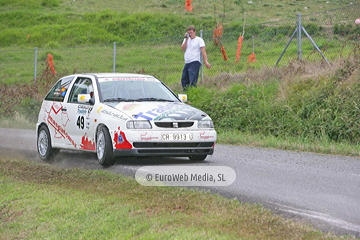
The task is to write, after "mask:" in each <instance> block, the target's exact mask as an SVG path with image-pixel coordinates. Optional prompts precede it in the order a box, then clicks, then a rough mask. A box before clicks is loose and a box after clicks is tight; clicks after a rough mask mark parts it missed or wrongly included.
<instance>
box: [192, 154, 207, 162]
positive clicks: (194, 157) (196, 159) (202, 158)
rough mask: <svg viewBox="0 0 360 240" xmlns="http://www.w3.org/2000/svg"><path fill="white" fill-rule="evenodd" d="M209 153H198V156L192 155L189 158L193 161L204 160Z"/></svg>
mask: <svg viewBox="0 0 360 240" xmlns="http://www.w3.org/2000/svg"><path fill="white" fill-rule="evenodd" d="M206 157H207V155H196V156H190V157H189V159H190V160H191V161H204V160H205V158H206Z"/></svg>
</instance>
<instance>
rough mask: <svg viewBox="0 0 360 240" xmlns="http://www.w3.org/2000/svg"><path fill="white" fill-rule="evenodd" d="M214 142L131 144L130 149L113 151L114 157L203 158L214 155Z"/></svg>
mask: <svg viewBox="0 0 360 240" xmlns="http://www.w3.org/2000/svg"><path fill="white" fill-rule="evenodd" d="M214 145H215V142H193V143H171V142H167V143H162V142H147V143H146V142H138V143H136V142H135V143H133V146H134V148H132V149H114V156H115V157H145V156H147V157H188V156H200V155H201V156H204V155H212V154H213V153H214Z"/></svg>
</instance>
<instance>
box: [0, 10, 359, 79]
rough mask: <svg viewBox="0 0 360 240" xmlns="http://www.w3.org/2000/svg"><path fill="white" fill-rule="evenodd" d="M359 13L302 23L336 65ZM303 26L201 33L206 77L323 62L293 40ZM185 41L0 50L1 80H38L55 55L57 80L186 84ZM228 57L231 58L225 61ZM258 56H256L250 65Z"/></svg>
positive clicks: (353, 40)
mask: <svg viewBox="0 0 360 240" xmlns="http://www.w3.org/2000/svg"><path fill="white" fill-rule="evenodd" d="M359 13H360V4H353V5H351V6H348V7H343V8H338V9H333V10H329V11H325V12H319V13H314V14H308V15H303V16H301V23H302V26H303V27H304V29H306V32H307V33H308V34H309V35H310V36H311V37H312V39H313V41H314V42H315V43H316V46H317V47H318V49H319V50H320V51H321V52H322V53H323V54H324V56H326V59H327V60H329V62H331V61H334V60H337V59H339V58H343V57H344V56H348V55H349V54H351V53H352V51H353V50H354V47H355V46H356V45H358V44H359V42H360V24H358V25H356V24H355V19H357V18H360V14H359ZM245 20H246V17H245ZM297 25H298V15H295V14H294V18H289V19H283V20H279V21H273V22H267V23H261V24H256V25H246V23H245V24H244V26H237V27H233V28H226V29H223V30H222V32H221V36H219V37H218V38H217V39H214V30H210V31H202V30H198V31H197V35H198V36H199V35H200V36H201V37H202V38H203V39H204V40H205V43H206V51H207V55H208V58H209V62H210V63H211V64H212V66H213V67H212V68H211V69H204V70H203V72H202V75H201V77H202V78H203V77H214V76H216V75H218V74H221V73H224V72H226V73H230V74H234V73H239V72H242V71H245V70H247V69H249V68H255V69H256V68H261V67H263V66H275V65H276V63H277V62H278V65H279V66H286V65H287V64H288V63H289V61H293V60H295V59H298V58H299V57H301V58H302V59H304V60H307V61H323V60H324V59H323V57H322V56H321V54H319V52H318V51H317V48H316V47H315V46H314V44H313V43H312V42H311V41H309V39H308V38H307V37H306V36H305V35H304V34H303V35H301V37H300V39H301V48H299V46H298V44H297V43H296V42H297V41H299V39H296V38H295V39H293V41H289V40H290V36H291V35H292V34H293V33H294V31H295V29H296V27H297ZM184 31H185V30H184ZM240 36H242V37H243V38H244V39H243V41H242V45H241V55H240V60H239V61H236V53H237V51H238V47H239V46H238V40H239V37H240ZM182 40H183V35H177V36H169V37H163V38H157V39H152V40H146V41H138V42H121V43H114V44H107V45H97V46H86V47H71V48H52V49H46V48H34V49H25V50H0V76H1V82H27V83H29V82H31V81H34V82H36V81H37V79H39V78H41V77H42V74H43V72H44V71H45V69H46V68H47V67H48V66H47V63H46V59H47V56H48V54H51V55H52V56H53V62H54V67H55V70H56V73H57V74H56V76H54V77H56V78H57V77H61V76H63V75H66V74H72V73H83V72H128V73H144V74H150V75H154V76H156V77H158V78H159V79H161V80H162V81H164V82H165V83H176V82H179V83H180V77H181V71H182V68H183V64H184V63H183V52H182V51H181V49H180V45H181V42H182ZM287 45H288V48H287V49H286V51H284V50H285V47H286V46H287ZM221 47H223V51H221ZM299 49H300V50H299ZM299 51H301V54H300V53H299ZM225 53H226V58H227V60H224V58H225V56H224V55H225ZM252 53H254V54H255V55H253V57H252V61H249V58H248V57H249V56H250V55H251V54H252ZM282 53H284V54H283V56H282V57H281V61H279V58H280V56H281V54H282ZM250 60H251V59H250ZM254 60H256V61H254ZM200 81H201V80H200Z"/></svg>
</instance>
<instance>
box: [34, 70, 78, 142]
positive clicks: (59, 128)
mask: <svg viewBox="0 0 360 240" xmlns="http://www.w3.org/2000/svg"><path fill="white" fill-rule="evenodd" d="M73 78H74V77H73V76H69V77H64V78H61V79H60V80H59V81H58V82H57V83H56V84H55V85H54V87H53V88H52V89H51V90H50V91H49V93H48V94H47V95H46V97H45V99H44V102H43V105H42V110H41V111H43V113H42V114H43V116H44V118H43V121H44V122H46V124H47V126H48V128H49V131H50V135H51V141H52V145H53V147H60V148H62V147H64V144H65V140H66V130H65V128H64V126H63V125H62V118H63V114H64V112H63V107H64V100H65V97H66V95H67V92H68V88H69V86H70V85H71V80H72V79H73Z"/></svg>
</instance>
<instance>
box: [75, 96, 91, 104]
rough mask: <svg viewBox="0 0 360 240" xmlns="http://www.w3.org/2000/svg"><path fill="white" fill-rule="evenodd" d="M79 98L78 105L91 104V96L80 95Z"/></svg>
mask: <svg viewBox="0 0 360 240" xmlns="http://www.w3.org/2000/svg"><path fill="white" fill-rule="evenodd" d="M77 98H78V99H77V101H78V103H89V101H90V99H91V97H90V94H79V95H78V97H77Z"/></svg>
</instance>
